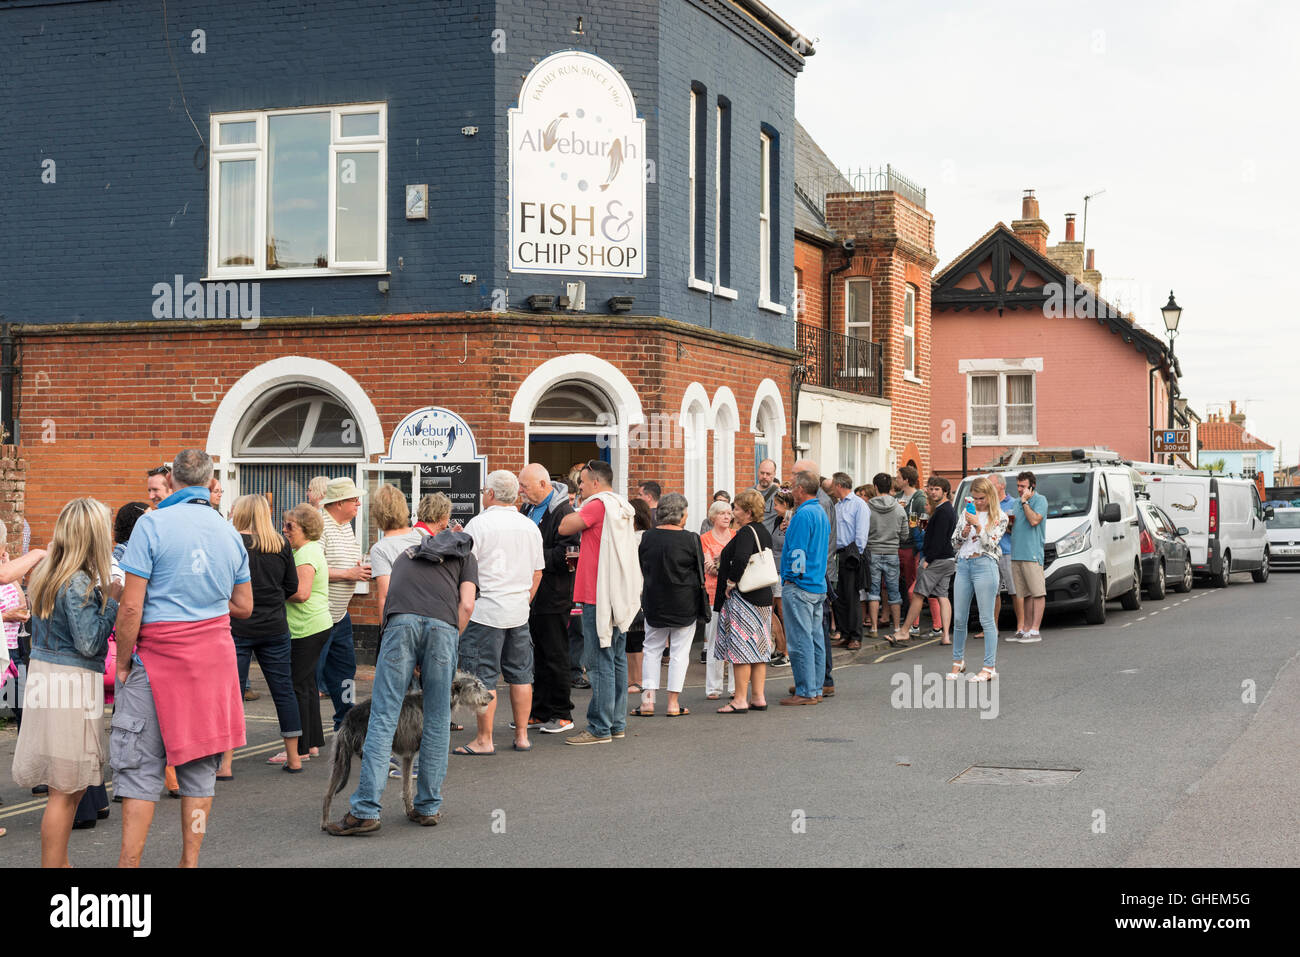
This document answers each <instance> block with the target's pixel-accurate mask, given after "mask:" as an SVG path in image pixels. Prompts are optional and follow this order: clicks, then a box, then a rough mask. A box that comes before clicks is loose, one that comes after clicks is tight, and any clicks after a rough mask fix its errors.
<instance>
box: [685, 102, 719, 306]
mask: <svg viewBox="0 0 1300 957" xmlns="http://www.w3.org/2000/svg"><path fill="white" fill-rule="evenodd" d="M703 99H704V94H703V93H701V92H700V91H699V90H696V89H692V90H691V111H690V121H689V122H690V127H689V140H688V142H689V146H688V147H687V149H688V150H689V151H690V155H689V156H688V157H687V163H686V166H687V170H688V172H687V182H688V183H689V185H690V189H689V193H690V195H689V197H688V199H687V210H688V211H689V213H690V223H689V232H690V243H689V250H690V251H689V255H690V257H691V258H690V262H689V263H688V264H687V267H686V285H687V286H689V287H690V288H692V289H696V290H699V291H700V292H712V291H713V284H712V283H710V282H706V281H705V280H703V279H701V278H699V277H698V276H696V275H695V228H696V221H695V201H696V196H697V193H696V190H698V189H699V188H700V184H699V183H698V182H696V180H695V157H696V150H697V148H698V145H697V143H696V140H695V124H696V122H698V119H699V110H700V102H701V101H702V100H703Z"/></svg>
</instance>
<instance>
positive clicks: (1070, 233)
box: [1065, 213, 1091, 268]
mask: <svg viewBox="0 0 1300 957" xmlns="http://www.w3.org/2000/svg"><path fill="white" fill-rule="evenodd" d="M1065 241H1066V242H1067V243H1072V242H1074V213H1066V214H1065ZM1089 268H1091V267H1089Z"/></svg>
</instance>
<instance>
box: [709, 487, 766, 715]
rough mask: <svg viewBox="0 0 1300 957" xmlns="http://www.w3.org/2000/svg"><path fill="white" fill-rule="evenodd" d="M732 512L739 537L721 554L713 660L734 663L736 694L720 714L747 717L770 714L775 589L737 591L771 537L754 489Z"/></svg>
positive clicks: (741, 496)
mask: <svg viewBox="0 0 1300 957" xmlns="http://www.w3.org/2000/svg"><path fill="white" fill-rule="evenodd" d="M732 511H733V514H734V515H735V519H736V525H737V530H736V534H735V536H734V537H733V538H732V539H731V541H730V542H728V543H727V545H726V547H725V548H723V549H722V554H720V555H719V556H718V593H717V596H716V597H715V598H714V601H713V608H714V611H716V612H717V613H718V628H717V631H716V632H715V635H716V638H715V648H714V657H715V658H719V659H721V660H723V661H729V662H731V667H732V670H733V671H734V672H735V675H736V691H735V694H734V695H733V696H732V698H731V701H730V702H728V703H727V704H726V705H724V706H723V707H721V708H719V709H718V714H744V713H745V712H746V711H749V710H750V709H751V708H752V709H753V710H755V711H766V710H767V695H766V693H765V681H766V678H767V662H768V659H769V658H770V657H771V651H772V598H773V596H772V588H771V586H768V585H765V586H763V587H762V588H755V589H753V590H752V591H747V592H742V591H741V590H740V587H739V582H740V580H741V578H742V577H743V576H744V574H745V569H746V567H747V566H748V565H749V559H750V557H751V556H753V555H757V554H758V553H759V552H761V551H762V550H763V549H765V548H771V547H772V533H771V532H769V531H768V530H767V527H766V526H764V525H763V496H762V495H760V494H759V493H758V492H755V491H753V490H752V489H750V490H747V491H744V492H741V493H740V494H739V495H737V496H736V500H735V502H734V503H733V504H732ZM724 583H725V584H724ZM751 680H752V684H751Z"/></svg>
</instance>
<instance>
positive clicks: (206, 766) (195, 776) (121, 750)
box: [108, 664, 221, 801]
mask: <svg viewBox="0 0 1300 957" xmlns="http://www.w3.org/2000/svg"><path fill="white" fill-rule="evenodd" d="M108 747H109V759H108V763H109V764H110V765H112V767H113V793H114V795H116V796H117V797H123V798H136V799H138V800H141V801H157V800H158V798H159V797H160V796H161V795H162V791H163V776H164V774H165V773H166V767H167V749H166V748H165V747H164V746H163V738H162V729H161V728H160V727H159V726H158V711H157V709H156V708H155V707H154V703H153V689H152V688H151V687H150V685H149V676H148V675H147V674H145V670H144V668H143V666H141V665H139V664H136V665H135V666H134V667H133V668H132V669H131V673H130V674H129V675H127V676H126V683H125V684H119V685H118V686H117V688H116V689H115V695H114V698H113V727H112V730H111V731H110V732H109V735H108ZM220 764H221V755H220V754H219V753H218V754H210V755H208V756H207V757H206V758H195V759H194V760H193V761H190V762H188V763H186V764H180V765H177V767H176V780H177V781H178V782H179V783H180V792H181V797H193V798H209V797H212V796H213V794H215V793H216V790H217V766H218V765H220Z"/></svg>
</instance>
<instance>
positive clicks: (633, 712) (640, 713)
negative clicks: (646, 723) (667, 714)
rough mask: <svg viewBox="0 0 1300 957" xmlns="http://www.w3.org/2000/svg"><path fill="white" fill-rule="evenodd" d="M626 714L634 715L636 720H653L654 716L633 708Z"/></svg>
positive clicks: (650, 712) (652, 713) (648, 712)
mask: <svg viewBox="0 0 1300 957" xmlns="http://www.w3.org/2000/svg"><path fill="white" fill-rule="evenodd" d="M628 714H633V715H636V716H637V717H638V718H653V717H654V716H655V713H654V712H653V711H642V710H641V709H640V708H633V709H632V710H631V711H629V712H628Z"/></svg>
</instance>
